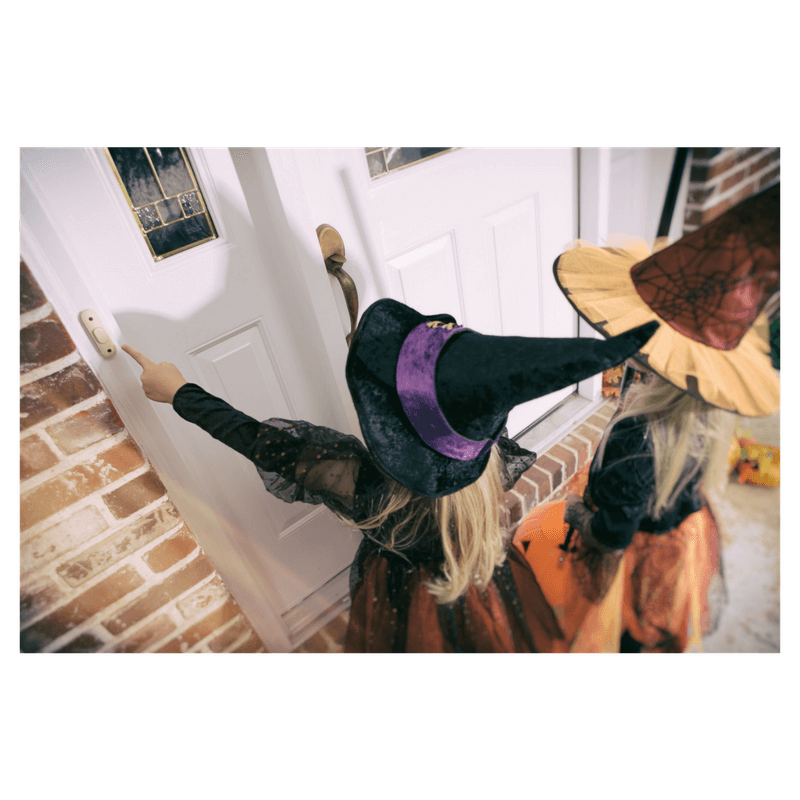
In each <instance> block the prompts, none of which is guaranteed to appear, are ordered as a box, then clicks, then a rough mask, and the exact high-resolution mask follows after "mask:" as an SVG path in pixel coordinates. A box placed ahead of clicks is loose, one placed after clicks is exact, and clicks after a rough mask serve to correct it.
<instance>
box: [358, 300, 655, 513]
mask: <svg viewBox="0 0 800 800" xmlns="http://www.w3.org/2000/svg"><path fill="white" fill-rule="evenodd" d="M657 328H658V323H650V324H648V325H642V326H641V327H639V328H636V329H634V330H631V331H628V332H627V333H625V334H623V335H621V336H616V337H614V338H612V339H609V340H607V341H600V340H597V339H577V338H576V339H544V338H543V339H537V338H527V337H521V336H487V335H484V334H480V333H477V332H476V331H473V330H470V329H468V328H464V327H462V326H460V325H458V324H457V323H456V321H455V319H454V318H453V317H451V316H449V315H447V314H438V315H433V316H424V315H423V314H420V313H418V312H417V311H415V310H414V309H413V308H409V307H408V306H406V305H403V304H402V303H399V302H397V301H396V300H391V299H384V300H378V301H377V302H376V303H373V304H372V305H371V306H370V307H369V308H368V309H367V310H366V311H365V312H364V315H363V316H362V317H361V321H360V322H359V324H358V328H357V329H356V332H355V335H354V337H353V340H352V343H351V346H350V352H349V354H348V358H347V368H346V377H347V384H348V387H349V388H350V394H351V395H352V398H353V403H354V405H355V408H356V412H357V413H358V418H359V422H360V424H361V430H362V433H363V434H364V439H365V441H366V443H367V446H368V447H369V450H370V453H371V454H372V456H373V457H374V458H375V460H376V461H377V463H378V464H379V465H380V467H381V468H382V469H383V470H384V471H385V472H386V473H388V474H389V475H390V476H391V477H392V478H394V479H395V480H396V481H397V482H398V483H400V484H402V485H403V486H406V487H407V488H409V489H411V490H412V491H413V492H415V493H417V494H419V495H422V496H423V497H442V496H443V495H446V494H451V493H453V492H456V491H458V490H459V489H463V488H464V487H465V486H469V484H471V483H474V482H475V481H476V480H478V478H479V477H480V476H481V474H482V473H483V470H484V469H485V467H486V464H487V462H488V460H489V455H490V451H491V448H492V445H493V444H494V443H495V442H496V441H497V440H498V439H499V438H500V434H501V433H502V432H503V431H504V429H505V425H506V420H507V418H508V413H509V411H511V409H512V408H514V407H515V406H517V405H519V404H520V403H524V402H526V401H528V400H533V399H535V398H537V397H542V396H543V395H546V394H549V393H550V392H554V391H557V390H558V389H562V388H564V387H565V386H569V385H570V384H572V383H577V382H578V381H581V380H584V379H585V378H588V377H591V376H592V375H595V374H597V373H598V372H602V371H603V370H605V369H608V368H610V367H613V366H615V365H617V364H620V363H621V362H623V361H625V359H627V358H629V357H630V356H632V355H633V354H634V353H636V352H637V351H638V350H639V348H640V347H641V346H642V345H643V344H644V343H645V342H647V340H648V339H649V338H650V337H651V336H652V335H653V333H654V332H655V331H656V329H657Z"/></svg>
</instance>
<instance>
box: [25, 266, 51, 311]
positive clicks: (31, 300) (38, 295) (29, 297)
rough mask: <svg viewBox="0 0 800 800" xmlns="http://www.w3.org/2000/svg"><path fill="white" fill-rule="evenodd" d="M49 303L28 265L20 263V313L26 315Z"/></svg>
mask: <svg viewBox="0 0 800 800" xmlns="http://www.w3.org/2000/svg"><path fill="white" fill-rule="evenodd" d="M46 302H47V298H46V297H45V296H44V292H43V291H42V290H41V288H40V287H39V284H38V283H37V282H36V278H34V277H33V275H32V274H31V271H30V270H29V269H28V265H27V264H26V263H25V262H24V261H20V262H19V313H20V314H25V313H27V312H28V311H33V309H34V308H39V307H40V306H43V305H44V304H45V303H46Z"/></svg>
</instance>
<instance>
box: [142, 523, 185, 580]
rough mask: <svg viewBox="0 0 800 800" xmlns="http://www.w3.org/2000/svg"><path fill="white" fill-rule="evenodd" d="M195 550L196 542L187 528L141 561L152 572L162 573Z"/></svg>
mask: <svg viewBox="0 0 800 800" xmlns="http://www.w3.org/2000/svg"><path fill="white" fill-rule="evenodd" d="M196 548H197V542H196V541H195V538H194V536H192V534H191V533H190V531H189V529H188V528H181V529H180V530H179V531H178V532H177V533H175V534H173V535H172V536H170V537H169V539H166V540H165V541H163V542H160V543H159V544H157V545H156V546H155V547H154V548H153V549H152V550H149V551H148V552H147V553H145V554H144V555H143V556H142V560H143V561H144V562H145V564H147V566H148V567H150V569H151V570H153V572H164V570H166V569H169V568H170V567H171V566H172V565H173V564H177V563H178V562H179V561H181V560H182V559H184V558H186V556H188V555H189V553H191V552H192V551H193V550H195V549H196Z"/></svg>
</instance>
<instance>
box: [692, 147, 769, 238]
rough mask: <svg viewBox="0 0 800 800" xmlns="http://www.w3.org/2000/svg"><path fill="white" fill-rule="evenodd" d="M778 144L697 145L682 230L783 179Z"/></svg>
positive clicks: (695, 227)
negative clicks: (747, 145) (750, 145)
mask: <svg viewBox="0 0 800 800" xmlns="http://www.w3.org/2000/svg"><path fill="white" fill-rule="evenodd" d="M780 159H781V151H780V148H779V147H695V148H694V149H693V150H692V165H691V171H690V174H689V193H688V195H687V198H686V212H685V215H684V223H683V233H684V235H686V234H687V233H691V232H692V231H693V230H696V229H697V228H699V227H700V226H701V225H705V223H706V222H710V221H711V220H712V219H714V218H715V217H718V216H719V215H720V214H722V213H723V212H725V211H727V210H728V209H729V208H731V207H732V206H735V205H736V204H737V203H740V202H741V201H742V200H744V199H745V198H746V197H748V196H749V195H751V194H755V193H757V192H760V191H761V190H763V189H766V188H767V187H768V186H771V185H772V184H773V183H777V182H778V181H779V180H780V166H781V161H780Z"/></svg>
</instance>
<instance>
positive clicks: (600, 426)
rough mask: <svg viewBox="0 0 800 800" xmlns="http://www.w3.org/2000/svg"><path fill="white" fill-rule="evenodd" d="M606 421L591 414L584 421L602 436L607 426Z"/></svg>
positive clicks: (604, 418) (598, 415) (597, 415)
mask: <svg viewBox="0 0 800 800" xmlns="http://www.w3.org/2000/svg"><path fill="white" fill-rule="evenodd" d="M608 419H609V418H608V417H602V416H600V414H592V416H591V417H589V419H587V420H586V424H587V425H591V426H592V427H593V428H597V430H599V431H600V433H601V434H602V432H603V431H604V430H605V429H606V427H607V426H608Z"/></svg>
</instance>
